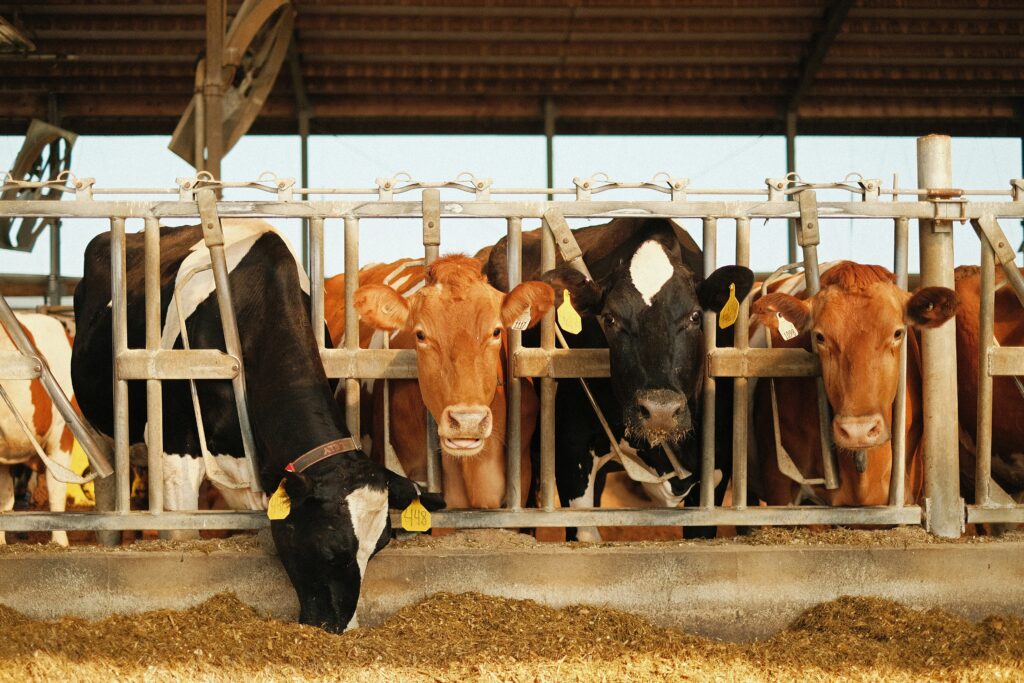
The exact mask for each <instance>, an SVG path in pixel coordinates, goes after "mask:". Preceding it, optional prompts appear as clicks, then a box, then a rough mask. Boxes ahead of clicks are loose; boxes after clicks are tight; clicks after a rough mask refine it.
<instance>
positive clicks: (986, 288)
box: [974, 238, 996, 507]
mask: <svg viewBox="0 0 1024 683" xmlns="http://www.w3.org/2000/svg"><path fill="white" fill-rule="evenodd" d="M980 242H981V290H980V295H981V301H980V302H979V314H978V423H977V424H978V431H977V432H976V434H977V440H976V447H977V450H976V452H975V480H974V504H975V505H978V506H980V507H989V506H990V505H991V504H992V375H991V374H990V373H989V367H988V356H989V353H990V352H991V351H992V347H993V346H994V343H993V342H994V337H993V331H994V329H995V314H996V258H995V253H994V252H993V250H992V245H990V244H989V243H988V241H987V240H985V239H984V238H983V239H981V240H980Z"/></svg>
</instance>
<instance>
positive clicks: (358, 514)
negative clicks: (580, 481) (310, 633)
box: [71, 220, 443, 632]
mask: <svg viewBox="0 0 1024 683" xmlns="http://www.w3.org/2000/svg"><path fill="white" fill-rule="evenodd" d="M223 223H224V233H225V241H226V249H225V251H226V255H227V261H228V267H229V269H230V283H231V291H232V298H233V304H234V310H235V313H236V315H237V319H238V331H239V335H240V337H241V342H242V356H243V359H244V367H245V377H246V394H247V400H248V406H249V414H250V416H251V421H252V425H253V431H254V433H255V441H256V448H257V451H258V453H259V460H260V465H261V471H260V484H261V485H262V487H263V490H264V491H266V492H268V493H269V492H273V491H274V490H275V489H277V487H278V485H279V484H280V482H281V481H282V479H284V482H285V489H286V491H287V493H288V496H289V497H290V499H291V512H290V514H289V515H288V516H287V517H286V518H285V519H282V520H277V521H274V522H272V523H271V529H272V533H273V537H274V542H275V544H276V545H277V549H278V554H279V556H280V558H281V562H282V563H283V564H284V567H285V569H286V570H287V572H288V576H289V577H290V578H291V580H292V583H293V585H294V586H295V590H296V592H297V593H298V597H299V604H300V615H299V619H300V621H301V622H302V623H306V624H314V625H317V626H322V627H324V628H326V629H328V630H331V631H337V632H340V631H343V630H345V629H346V628H348V627H350V626H354V625H356V617H355V609H356V602H357V601H358V598H359V586H360V583H361V580H362V574H363V571H364V570H365V568H366V563H367V561H368V560H369V558H370V557H371V556H372V555H373V554H374V553H376V552H377V551H378V550H380V549H381V548H382V547H384V545H386V544H387V542H388V539H389V538H390V523H389V517H388V507H389V505H390V506H391V507H399V508H401V507H405V506H406V505H408V504H409V503H410V502H411V500H412V499H413V498H414V497H415V496H416V494H417V491H416V490H415V488H414V485H413V484H412V482H410V481H409V480H407V479H405V478H403V477H399V476H398V475H395V474H393V473H391V472H389V471H388V470H386V469H384V468H383V467H381V466H379V465H377V464H374V463H373V462H371V461H370V459H369V458H368V457H367V456H366V455H365V454H364V453H362V451H360V450H358V449H357V448H356V446H355V444H354V443H353V442H351V441H342V440H343V439H346V438H347V437H349V433H348V430H347V429H346V428H345V423H344V420H343V417H342V415H341V412H340V409H339V407H338V404H337V402H336V401H335V400H334V395H333V392H332V391H331V386H330V383H329V382H328V380H327V377H326V375H325V374H324V369H323V365H322V364H321V361H320V357H319V354H318V352H317V347H316V342H315V339H314V335H313V327H312V324H311V323H310V315H309V296H308V291H309V287H308V280H307V278H306V276H305V274H304V273H303V272H302V269H301V267H300V266H299V265H298V262H297V260H296V258H295V255H294V253H293V252H292V250H291V248H290V247H289V245H288V244H287V242H286V241H285V240H284V238H283V237H282V236H281V235H280V234H279V233H277V232H276V231H275V229H274V228H273V226H271V225H269V224H267V223H265V222H263V221H255V220H225V221H223ZM126 246H127V263H128V269H127V292H128V345H129V347H143V346H144V345H145V326H144V315H143V309H144V299H145V297H144V284H143V281H144V272H143V263H144V258H143V235H142V234H141V233H138V234H129V235H128V236H127V245H126ZM160 255H161V297H160V299H161V301H160V303H161V316H162V321H163V331H164V340H163V341H164V344H163V347H164V348H172V347H173V348H182V339H181V334H180V325H179V324H178V321H179V318H178V313H177V309H178V306H177V304H179V303H180V304H181V307H182V313H183V317H184V319H185V328H186V330H187V332H188V341H189V343H190V346H191V347H192V348H213V349H221V350H223V349H224V348H225V347H224V339H223V333H222V330H221V323H220V314H219V311H218V307H217V301H216V298H215V294H214V293H213V283H212V274H211V271H210V270H209V269H208V267H209V264H210V255H209V251H208V250H207V249H206V246H205V244H204V242H203V236H202V232H201V228H200V227H199V226H192V227H183V228H162V229H161V231H160ZM84 271H85V272H84V276H83V278H82V281H81V282H80V284H79V285H78V289H77V290H76V291H75V318H76V322H77V326H78V334H77V337H76V339H75V344H74V350H73V354H72V362H71V375H72V380H73V382H74V387H75V390H76V394H77V396H78V401H79V405H80V406H81V408H82V411H83V412H84V414H85V416H86V417H87V418H88V419H89V420H90V421H91V422H92V423H93V424H94V425H96V427H97V428H99V429H100V431H102V432H104V433H106V434H108V435H110V434H112V433H113V400H112V399H113V396H112V367H111V348H112V347H111V306H110V291H111V290H110V234H109V233H104V234H101V235H99V236H97V237H96V238H95V239H93V240H92V242H90V244H89V246H88V247H87V248H86V252H85V268H84ZM176 283H180V285H179V287H178V289H177V290H176V287H175V285H176ZM174 298H179V299H180V301H178V302H177V303H176V302H174V301H173V299H174ZM197 388H198V395H199V402H200V405H201V416H202V420H203V423H204V425H205V432H206V446H207V454H206V455H205V456H204V455H203V452H202V449H201V446H200V437H199V432H198V430H197V426H196V420H195V417H194V413H193V407H192V401H191V395H190V391H189V385H188V383H187V382H185V381H165V382H163V420H164V451H165V453H164V458H163V462H164V500H165V506H166V507H167V508H168V509H174V510H187V509H195V508H196V507H197V497H198V490H199V484H200V483H201V481H202V479H203V477H204V476H209V477H211V480H212V481H213V483H214V484H215V485H216V486H217V487H218V488H219V489H220V490H221V491H222V492H223V493H224V494H225V498H226V500H227V501H228V503H229V504H230V505H232V507H236V508H239V507H240V508H249V509H262V508H264V507H266V495H265V494H260V495H256V494H254V493H253V491H252V490H251V488H249V486H248V485H247V481H248V463H247V462H246V460H245V457H244V455H243V449H242V442H241V434H240V431H239V427H238V417H237V413H236V410H235V403H234V394H233V390H232V385H231V382H230V381H227V380H217V381H203V382H197ZM128 393H129V418H130V438H131V441H132V442H133V443H137V442H142V441H143V439H144V436H145V434H144V432H145V425H146V420H147V414H146V396H145V383H144V382H141V381H138V382H130V383H129V390H128ZM310 454H311V455H310ZM304 455H305V456H306V457H302V456H304ZM296 461H297V462H296ZM290 463H294V466H293V467H291V468H288V466H289V464H290ZM286 468H287V469H286ZM423 503H424V504H425V505H426V506H427V507H428V508H436V507H439V506H441V505H443V502H442V501H441V500H440V499H439V498H438V497H434V496H428V495H425V496H423Z"/></svg>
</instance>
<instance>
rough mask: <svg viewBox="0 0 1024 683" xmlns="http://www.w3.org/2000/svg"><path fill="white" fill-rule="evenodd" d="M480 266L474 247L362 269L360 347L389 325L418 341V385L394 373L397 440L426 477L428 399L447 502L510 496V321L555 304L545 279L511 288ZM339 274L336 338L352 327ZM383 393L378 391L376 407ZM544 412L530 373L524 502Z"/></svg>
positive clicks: (401, 341)
mask: <svg viewBox="0 0 1024 683" xmlns="http://www.w3.org/2000/svg"><path fill="white" fill-rule="evenodd" d="M480 268H481V263H480V261H478V260H476V259H472V258H469V257H466V256H446V257H444V258H441V259H438V260H437V261H435V262H434V263H433V264H431V265H430V266H428V267H426V268H424V267H423V266H422V265H419V264H416V263H415V262H410V261H408V260H406V261H399V262H396V263H392V264H388V265H386V266H376V267H373V268H368V269H365V270H362V271H360V273H359V282H360V284H361V286H360V288H359V289H358V290H357V291H356V299H355V305H356V307H357V308H358V310H359V314H360V316H361V318H362V322H361V323H360V346H369V342H370V338H371V337H372V336H373V333H374V331H375V330H383V331H385V332H394V333H395V334H394V335H393V337H392V338H391V347H392V348H412V349H415V350H416V358H417V366H418V370H419V379H418V385H419V386H418V387H417V382H415V381H408V380H406V381H394V382H391V415H392V416H393V422H392V427H393V428H392V436H391V440H392V444H393V445H394V447H395V450H396V452H397V454H398V457H399V460H400V461H401V463H402V466H403V468H404V469H405V471H406V473H407V475H408V476H409V477H410V478H412V479H414V480H419V481H423V480H425V479H426V457H425V449H424V443H425V439H426V424H425V412H424V404H425V405H426V408H427V409H429V410H430V412H431V415H433V417H434V419H435V420H436V422H437V431H438V436H439V437H440V442H441V451H442V473H443V481H444V493H445V500H446V502H447V504H448V507H449V508H465V507H473V508H496V507H500V506H501V505H502V503H503V502H504V497H505V472H506V459H505V415H506V413H505V371H504V366H505V360H506V358H507V334H506V328H507V327H508V326H510V325H511V324H512V323H513V322H514V321H515V320H516V319H517V318H519V317H520V316H521V315H524V316H525V315H526V314H527V312H528V317H529V321H528V325H531V326H532V325H535V324H536V323H537V322H539V320H540V318H541V317H543V315H544V314H545V313H546V312H547V311H548V310H550V308H551V306H552V305H553V303H554V292H553V291H552V289H551V287H550V286H548V285H547V284H544V283H541V282H525V283H523V284H521V285H519V286H518V287H516V288H515V289H513V290H512V291H511V292H509V293H508V294H503V293H502V292H499V291H498V290H497V289H495V288H494V287H492V286H491V285H490V284H488V283H487V280H486V278H484V276H483V275H482V274H481V272H480ZM396 271H398V272H396ZM389 276H391V277H390V278H389ZM341 277H342V276H339V278H341ZM339 278H332V280H331V281H329V282H328V288H327V290H326V298H327V306H328V307H329V309H330V310H331V314H330V316H329V317H328V327H329V329H330V330H331V336H332V337H333V338H334V339H341V337H342V334H343V333H344V324H343V323H342V319H343V314H342V313H339V311H343V310H344V299H343V297H341V296H339V292H341V291H343V289H344V284H343V282H344V281H343V280H341V279H339ZM389 279H393V280H394V282H393V283H391V285H390V286H389V285H388V284H384V283H385V282H386V281H388V280H389ZM396 289H397V290H398V291H396ZM403 292H404V293H405V296H403V294H402V293H403ZM377 393H379V392H377ZM382 400H383V399H382V398H381V399H378V400H375V403H376V406H375V410H374V413H375V414H379V411H380V408H381V407H382ZM536 420H537V399H536V395H535V393H534V392H533V389H532V386H530V385H529V384H528V383H525V382H524V385H523V412H522V449H521V453H520V458H521V468H520V469H521V473H522V482H521V485H522V488H521V491H522V494H523V498H522V501H520V502H521V503H525V501H526V496H527V493H528V491H529V482H530V475H531V471H530V457H529V443H530V438H531V435H532V434H533V430H534V427H535V425H536ZM374 422H375V423H376V424H375V425H374V430H373V435H374V438H373V452H374V455H375V457H379V458H383V432H382V428H381V426H380V425H379V423H380V420H374Z"/></svg>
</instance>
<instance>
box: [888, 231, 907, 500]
mask: <svg viewBox="0 0 1024 683" xmlns="http://www.w3.org/2000/svg"><path fill="white" fill-rule="evenodd" d="M893 235H894V239H895V242H896V245H895V249H894V254H893V270H894V271H895V272H896V286H897V287H899V288H900V289H906V288H907V279H908V277H909V274H908V272H907V271H908V268H909V265H908V260H909V259H908V255H909V250H910V246H909V236H910V221H908V220H907V219H906V218H897V219H896V221H895V225H894V231H893ZM908 333H909V331H905V332H904V337H903V345H902V346H900V361H899V370H898V372H899V381H898V383H897V384H896V399H895V400H894V401H893V407H892V432H891V433H892V471H891V473H890V476H889V505H892V506H895V507H902V506H903V504H904V501H905V498H906V483H907V474H906V473H907V347H908V345H909V342H908V341H907V338H906V335H907V334H908Z"/></svg>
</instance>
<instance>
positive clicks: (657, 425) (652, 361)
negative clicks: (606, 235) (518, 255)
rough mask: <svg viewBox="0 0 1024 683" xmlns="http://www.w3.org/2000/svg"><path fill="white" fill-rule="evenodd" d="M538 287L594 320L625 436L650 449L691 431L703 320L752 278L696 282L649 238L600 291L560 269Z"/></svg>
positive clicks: (724, 272) (736, 270)
mask: <svg viewBox="0 0 1024 683" xmlns="http://www.w3.org/2000/svg"><path fill="white" fill-rule="evenodd" d="M544 279H545V280H546V281H548V282H551V283H552V285H554V286H555V289H556V290H559V292H558V294H559V296H561V291H560V290H562V289H565V290H568V291H569V293H570V295H571V297H572V302H573V306H574V307H575V308H576V310H577V311H578V312H579V313H580V315H582V316H592V317H595V318H597V319H598V320H599V321H600V323H601V326H602V327H603V328H604V333H605V336H606V338H607V341H608V348H609V354H610V363H611V384H612V388H613V390H614V392H615V395H616V398H618V400H619V402H620V404H621V405H622V409H623V415H622V419H623V423H624V425H625V428H626V435H627V436H628V437H630V438H631V439H634V440H636V441H637V442H639V443H641V444H647V445H651V446H654V445H657V444H660V443H662V442H667V443H675V442H678V441H679V440H681V439H682V438H683V437H684V436H685V435H686V434H687V433H688V432H690V431H691V430H693V429H694V426H695V422H696V419H695V413H694V410H695V409H694V407H693V406H694V405H695V404H694V401H695V400H696V398H697V396H698V394H699V391H700V387H701V369H702V367H703V364H704V338H703V333H702V331H701V328H702V321H703V313H704V312H705V311H715V312H716V313H717V312H719V311H720V310H721V309H722V307H723V306H724V305H725V303H726V301H727V300H728V297H729V286H730V285H735V286H736V296H737V298H739V299H742V298H743V297H745V296H746V295H747V293H748V292H749V291H750V287H751V285H752V284H753V273H751V271H750V270H749V269H747V268H742V267H739V266H726V267H724V268H720V269H718V270H716V271H715V272H714V273H712V274H711V276H710V277H708V278H707V279H706V280H704V281H698V280H697V278H696V277H695V276H694V274H693V272H691V271H690V269H689V268H687V267H686V266H685V265H684V264H683V263H682V260H681V259H680V257H679V250H678V245H673V244H669V243H668V242H663V241H661V240H659V239H654V238H652V239H648V240H647V241H645V242H643V243H642V244H640V245H639V246H638V247H637V248H636V249H635V250H634V251H633V252H632V254H630V255H629V256H628V257H627V258H624V259H623V261H622V262H621V263H620V265H619V267H618V269H617V270H616V271H615V272H614V274H612V275H611V276H610V277H609V278H607V281H606V282H605V283H604V285H603V286H602V285H601V284H599V283H597V282H594V281H592V280H588V279H586V278H585V277H584V276H583V275H581V274H580V273H578V272H576V271H575V270H573V269H571V268H569V267H567V266H562V267H560V268H558V269H556V270H553V271H551V272H549V273H547V274H546V275H545V276H544Z"/></svg>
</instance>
